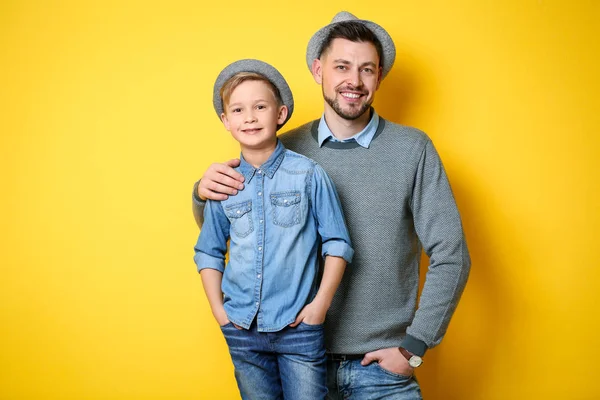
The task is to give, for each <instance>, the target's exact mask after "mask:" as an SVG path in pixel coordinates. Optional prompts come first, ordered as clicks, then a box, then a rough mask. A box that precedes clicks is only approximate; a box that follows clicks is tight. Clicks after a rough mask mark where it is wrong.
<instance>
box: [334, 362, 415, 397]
mask: <svg viewBox="0 0 600 400" xmlns="http://www.w3.org/2000/svg"><path fill="white" fill-rule="evenodd" d="M360 361H361V360H347V361H336V360H332V359H331V358H330V359H329V360H327V386H328V388H329V393H328V394H327V399H328V400H340V399H348V400H370V399H386V400H422V399H423V397H422V396H421V389H420V388H419V384H418V383H417V381H416V380H415V378H414V376H412V377H408V376H403V375H398V374H396V373H394V372H390V371H387V370H385V369H383V368H381V366H380V365H379V364H377V362H373V363H371V364H369V365H367V366H362V365H360Z"/></svg>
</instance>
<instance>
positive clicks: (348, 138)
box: [194, 12, 470, 400]
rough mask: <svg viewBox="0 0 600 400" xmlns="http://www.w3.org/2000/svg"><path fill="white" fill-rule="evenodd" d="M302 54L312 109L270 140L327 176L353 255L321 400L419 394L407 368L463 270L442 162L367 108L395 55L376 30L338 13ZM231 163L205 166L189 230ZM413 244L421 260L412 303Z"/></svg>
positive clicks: (234, 178) (236, 184) (425, 144)
mask: <svg viewBox="0 0 600 400" xmlns="http://www.w3.org/2000/svg"><path fill="white" fill-rule="evenodd" d="M306 58H307V64H308V66H309V68H310V70H311V72H312V74H313V77H314V79H315V81H316V82H317V83H318V84H320V85H321V86H322V90H323V97H324V108H325V109H324V113H323V116H322V118H321V119H320V120H316V121H313V122H309V123H308V124H305V125H303V126H301V127H299V128H296V129H294V130H292V131H290V132H288V133H286V134H284V135H282V136H281V137H280V139H281V141H282V142H283V144H284V145H285V146H286V147H287V148H289V149H291V150H294V151H296V152H299V153H301V154H304V155H306V156H307V157H310V158H312V159H314V160H315V161H317V162H318V163H319V164H320V165H321V166H322V167H323V168H324V169H325V170H326V171H327V173H328V174H329V175H330V177H331V178H332V179H333V181H334V183H335V185H336V187H337V189H338V193H339V196H340V199H341V202H342V207H343V209H344V214H345V216H346V219H347V223H348V228H349V231H350V237H351V239H352V242H353V245H354V249H355V255H354V259H353V262H352V263H351V264H349V265H348V268H347V270H346V274H345V275H344V278H343V280H342V283H341V284H340V286H339V289H338V291H337V293H336V295H335V297H334V300H333V303H332V305H331V308H330V309H329V312H328V314H327V319H326V322H325V334H326V348H327V351H328V354H329V360H328V388H329V394H328V398H330V399H338V398H344V399H358V400H362V399H368V398H388V399H420V398H421V393H420V389H419V385H418V383H417V382H416V380H415V379H414V375H413V373H414V368H417V367H418V366H419V365H420V364H421V362H422V357H423V355H424V354H425V352H426V350H427V349H429V348H431V347H433V346H435V345H437V344H439V343H440V341H441V340H442V337H443V336H444V334H445V332H446V329H447V327H448V324H449V321H450V318H451V316H452V314H453V312H454V310H455V308H456V306H457V303H458V300H459V298H460V296H461V294H462V291H463V289H464V286H465V284H466V281H467V277H468V274H469V269H470V259H469V254H468V250H467V246H466V242H465V239H464V234H463V230H462V224H461V221H460V216H459V214H458V210H457V207H456V203H455V200H454V197H453V195H452V191H451V189H450V185H449V183H448V179H447V177H446V173H445V171H444V167H443V165H442V163H441V160H440V158H439V156H438V154H437V152H436V150H435V148H434V146H433V144H432V142H431V140H430V139H429V138H428V137H427V136H426V135H425V134H424V133H423V132H421V131H419V130H417V129H414V128H409V127H405V126H402V125H398V124H394V123H392V122H389V121H386V120H384V119H383V118H381V117H380V116H379V115H377V113H376V112H375V110H374V109H373V108H372V107H371V104H372V102H373V99H374V96H375V92H376V91H377V89H378V88H379V85H380V83H381V81H382V80H383V79H384V78H385V76H386V75H387V74H388V73H389V71H390V69H391V67H392V65H393V63H394V59H395V46H394V42H393V41H392V39H391V37H390V36H389V34H388V33H387V32H386V31H385V30H384V29H383V28H382V27H381V26H379V25H377V24H375V23H373V22H370V21H365V20H358V19H357V18H356V17H354V16H353V15H351V14H349V13H346V12H342V13H339V14H337V15H336V16H335V17H334V19H333V21H332V23H331V24H329V25H327V26H325V27H324V28H322V29H321V30H319V31H318V32H317V33H316V34H315V35H314V36H313V37H312V38H311V40H310V42H309V45H308V50H307V57H306ZM237 163H238V161H237V160H231V161H229V162H228V163H226V164H213V165H212V166H211V167H210V168H209V169H208V170H207V171H206V173H205V174H204V176H203V177H202V179H201V180H200V182H199V183H197V184H196V186H195V187H194V213H195V216H196V219H197V221H198V224H199V225H201V223H202V210H203V202H202V201H201V199H202V198H210V199H215V200H221V199H224V198H226V197H227V195H235V194H236V193H237V190H238V189H241V188H243V183H242V182H243V178H242V177H241V176H240V175H239V174H237V173H236V172H235V171H234V170H233V169H232V167H233V166H237ZM422 249H424V250H425V252H426V253H427V255H428V256H429V258H430V263H429V266H428V272H427V277H426V280H425V284H424V287H423V291H422V293H421V296H420V298H419V299H418V308H417V295H418V286H419V262H420V255H421V250H422Z"/></svg>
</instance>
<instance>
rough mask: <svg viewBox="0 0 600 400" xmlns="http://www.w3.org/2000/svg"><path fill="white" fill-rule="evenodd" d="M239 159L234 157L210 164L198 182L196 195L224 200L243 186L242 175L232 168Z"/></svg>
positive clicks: (204, 198) (238, 162)
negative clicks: (220, 162)
mask: <svg viewBox="0 0 600 400" xmlns="http://www.w3.org/2000/svg"><path fill="white" fill-rule="evenodd" d="M238 165H240V160H239V159H237V158H234V159H232V160H229V161H227V162H225V163H223V164H219V163H215V164H211V166H210V167H208V169H207V170H206V172H205V173H204V175H202V179H200V183H199V184H198V196H199V197H200V199H202V200H206V199H210V200H226V199H227V197H229V196H228V195H236V194H237V191H238V190H241V189H243V188H244V184H243V183H242V182H244V176H243V175H242V174H240V173H239V172H237V171H236V170H234V169H233V168H234V167H237V166H238Z"/></svg>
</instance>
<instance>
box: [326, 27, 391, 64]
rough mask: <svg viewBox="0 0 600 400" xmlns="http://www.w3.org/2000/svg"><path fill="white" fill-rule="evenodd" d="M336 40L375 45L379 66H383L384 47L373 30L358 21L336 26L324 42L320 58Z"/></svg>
mask: <svg viewBox="0 0 600 400" xmlns="http://www.w3.org/2000/svg"><path fill="white" fill-rule="evenodd" d="M334 39H346V40H349V41H351V42H369V43H373V45H374V46H375V49H376V50H377V55H378V56H379V65H383V46H382V45H381V42H380V41H379V39H377V36H375V34H374V33H373V31H372V30H370V29H369V28H367V27H366V26H365V25H364V24H363V23H361V22H356V21H344V22H338V23H337V24H335V25H334V26H333V27H332V28H331V30H330V31H329V34H328V35H327V37H326V38H325V40H324V41H323V46H321V51H319V57H321V55H322V54H323V53H325V52H326V51H327V50H329V47H331V42H333V40H334Z"/></svg>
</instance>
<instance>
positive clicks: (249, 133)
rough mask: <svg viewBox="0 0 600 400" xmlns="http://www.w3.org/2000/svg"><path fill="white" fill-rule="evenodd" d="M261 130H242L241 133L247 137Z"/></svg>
mask: <svg viewBox="0 0 600 400" xmlns="http://www.w3.org/2000/svg"><path fill="white" fill-rule="evenodd" d="M261 130H262V128H254V129H242V132H244V133H246V134H248V135H254V134H257V133H258V132H260V131H261Z"/></svg>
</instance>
